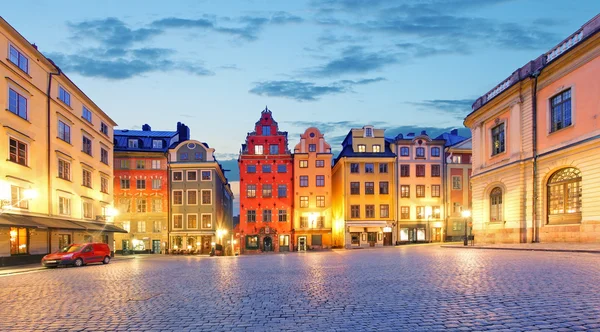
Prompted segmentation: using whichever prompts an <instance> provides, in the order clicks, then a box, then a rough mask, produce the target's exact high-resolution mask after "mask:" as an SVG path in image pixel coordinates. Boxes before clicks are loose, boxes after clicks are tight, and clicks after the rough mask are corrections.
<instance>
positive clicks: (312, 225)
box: [293, 127, 332, 251]
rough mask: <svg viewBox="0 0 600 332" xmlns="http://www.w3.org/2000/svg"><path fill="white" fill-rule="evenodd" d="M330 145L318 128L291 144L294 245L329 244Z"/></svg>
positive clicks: (299, 247)
mask: <svg viewBox="0 0 600 332" xmlns="http://www.w3.org/2000/svg"><path fill="white" fill-rule="evenodd" d="M331 159H332V154H331V146H330V145H329V144H328V143H327V142H326V141H325V138H324V137H323V134H321V132H320V131H319V129H317V128H314V127H311V128H308V129H306V131H305V132H304V134H302V135H300V143H298V144H297V145H296V147H295V148H294V226H293V229H294V249H295V250H298V251H306V250H307V249H322V248H331V235H332V234H331V197H332V192H331Z"/></svg>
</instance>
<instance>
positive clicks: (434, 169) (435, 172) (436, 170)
mask: <svg viewBox="0 0 600 332" xmlns="http://www.w3.org/2000/svg"><path fill="white" fill-rule="evenodd" d="M431 176H432V177H436V178H439V177H440V165H431Z"/></svg>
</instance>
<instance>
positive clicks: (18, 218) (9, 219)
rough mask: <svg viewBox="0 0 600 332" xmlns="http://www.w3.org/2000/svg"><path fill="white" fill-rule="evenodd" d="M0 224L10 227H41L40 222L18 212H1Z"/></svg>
mask: <svg viewBox="0 0 600 332" xmlns="http://www.w3.org/2000/svg"><path fill="white" fill-rule="evenodd" d="M0 225H2V226H10V227H29V228H39V227H40V224H38V223H36V222H35V221H33V220H32V219H31V217H30V216H22V215H18V214H10V213H1V214H0Z"/></svg>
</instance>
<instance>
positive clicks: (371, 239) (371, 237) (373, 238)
mask: <svg viewBox="0 0 600 332" xmlns="http://www.w3.org/2000/svg"><path fill="white" fill-rule="evenodd" d="M367 242H369V246H370V247H374V246H375V243H377V233H376V232H369V233H367Z"/></svg>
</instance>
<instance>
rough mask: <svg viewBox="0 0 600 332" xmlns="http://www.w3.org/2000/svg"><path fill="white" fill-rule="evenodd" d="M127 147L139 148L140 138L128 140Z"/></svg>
mask: <svg viewBox="0 0 600 332" xmlns="http://www.w3.org/2000/svg"><path fill="white" fill-rule="evenodd" d="M127 147H129V148H135V149H137V148H138V140H137V139H129V140H128V141H127Z"/></svg>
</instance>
